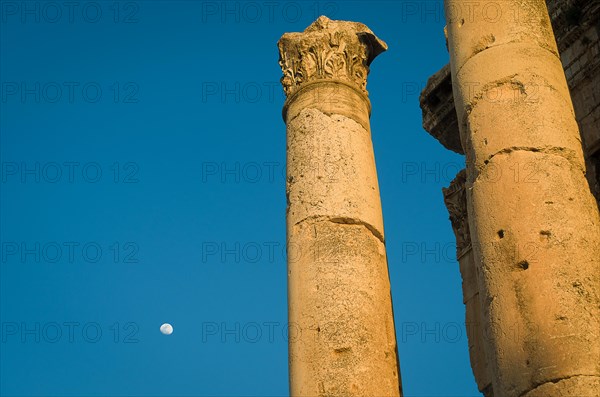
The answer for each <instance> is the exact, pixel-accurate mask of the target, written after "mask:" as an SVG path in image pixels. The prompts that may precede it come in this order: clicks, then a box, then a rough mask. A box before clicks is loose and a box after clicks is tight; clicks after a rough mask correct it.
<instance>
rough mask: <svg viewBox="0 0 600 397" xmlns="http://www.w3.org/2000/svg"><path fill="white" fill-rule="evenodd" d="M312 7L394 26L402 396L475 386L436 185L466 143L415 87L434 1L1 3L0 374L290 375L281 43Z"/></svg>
mask: <svg viewBox="0 0 600 397" xmlns="http://www.w3.org/2000/svg"><path fill="white" fill-rule="evenodd" d="M69 4H71V3H69ZM321 14H325V15H327V16H329V17H330V18H331V19H342V20H352V21H360V22H363V23H365V24H366V25H367V26H369V27H370V28H371V29H372V30H373V31H374V32H375V33H376V34H377V35H378V36H379V37H380V38H381V39H383V40H385V41H386V42H387V43H388V45H389V50H388V51H387V52H386V53H384V54H382V55H380V56H379V57H378V58H377V59H376V60H375V61H374V63H373V64H372V68H371V74H370V76H369V82H368V89H369V92H370V96H371V101H372V105H373V114H372V118H371V127H372V130H373V143H374V149H375V156H376V161H377V167H378V174H379V183H380V189H381V199H382V204H383V214H384V222H385V229H386V239H387V249H388V257H389V267H390V278H391V284H392V294H393V303H394V312H395V321H396V328H397V329H396V333H397V339H398V350H399V354H400V363H401V373H402V380H403V386H404V391H405V395H406V396H415V397H416V396H423V397H424V396H476V395H478V392H477V389H476V386H475V383H474V380H473V376H472V374H471V370H470V366H469V359H468V349H467V340H466V335H465V331H464V306H463V304H462V294H461V280H460V274H459V269H458V264H457V263H456V261H455V259H454V237H453V234H452V230H451V226H450V222H449V221H448V213H447V211H446V208H445V207H444V204H443V199H442V194H441V188H442V187H443V186H447V185H448V184H449V182H450V180H451V179H452V178H453V177H454V175H455V173H456V171H458V170H459V169H460V168H461V167H462V165H463V163H464V159H463V157H462V156H459V155H456V154H453V153H451V152H449V151H447V150H446V149H444V148H443V147H442V146H441V145H440V144H439V143H438V142H437V141H435V140H434V139H433V138H431V137H430V136H429V135H428V134H427V133H426V132H425V131H424V130H423V129H422V126H421V111H420V109H419V104H418V94H419V91H420V90H421V88H422V87H423V86H424V84H425V82H426V80H427V78H428V77H429V76H430V75H431V74H433V73H434V72H436V71H437V70H438V69H440V68H441V67H442V66H443V65H444V64H445V63H446V62H447V61H448V53H447V51H446V48H445V43H444V35H443V26H444V18H443V13H442V4H441V1H425V2H421V1H417V2H408V1H369V2H366V1H344V2H335V1H322V2H315V1H301V2H290V1H285V2H279V1H273V2H226V3H225V2H220V1H218V2H199V1H169V2H167V1H154V0H152V1H132V2H127V1H121V2H113V1H97V2H78V1H75V2H73V3H72V5H65V4H64V3H63V2H36V1H28V2H12V1H2V2H1V3H0V46H1V47H0V48H1V49H0V81H1V83H2V87H1V91H0V94H1V98H0V105H1V110H0V129H1V139H0V154H1V162H2V181H1V185H0V189H1V192H0V203H1V210H0V217H1V219H0V232H1V242H2V261H1V263H0V288H1V291H0V322H1V325H2V340H1V343H0V394H2V395H7V396H8V395H11V396H48V395H60V396H82V395H86V396H88V395H89V396H92V395H93V396H281V395H287V393H288V375H287V331H288V330H287V325H286V322H287V301H286V298H287V295H286V288H287V287H286V258H285V205H286V200H285V179H284V177H283V175H284V173H285V125H284V123H283V121H282V118H281V108H282V105H283V101H284V96H283V92H282V90H281V87H280V85H279V78H280V76H281V70H280V68H279V65H278V62H277V61H278V53H277V47H276V42H277V40H278V39H279V37H280V36H281V35H282V34H283V33H284V32H290V31H302V30H304V28H306V27H307V26H308V25H309V24H310V23H311V22H312V21H313V20H314V19H316V18H317V17H318V16H319V15H321ZM164 322H169V323H171V324H173V326H174V329H175V332H174V333H173V334H172V335H170V336H165V335H162V334H161V333H160V332H159V327H160V325H161V324H162V323H164Z"/></svg>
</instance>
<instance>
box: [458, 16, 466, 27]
mask: <svg viewBox="0 0 600 397" xmlns="http://www.w3.org/2000/svg"><path fill="white" fill-rule="evenodd" d="M464 24H465V20H464V18H461V20H460V21H459V22H458V27H459V28H460V27H461V26H463V25H464Z"/></svg>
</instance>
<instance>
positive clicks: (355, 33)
mask: <svg viewBox="0 0 600 397" xmlns="http://www.w3.org/2000/svg"><path fill="white" fill-rule="evenodd" d="M277 44H278V47H279V65H280V66H281V69H282V70H283V77H282V78H281V84H282V85H283V89H284V91H285V94H286V95H287V96H288V97H289V96H290V95H292V94H293V93H295V92H296V91H297V90H298V89H299V88H300V87H301V86H302V85H304V84H306V83H310V82H313V81H318V80H336V81H341V82H345V83H349V84H350V85H352V86H354V87H355V88H357V89H358V90H360V91H362V92H364V93H365V94H366V93H367V89H366V86H367V74H368V73H369V65H370V64H371V62H372V61H373V59H375V57H376V56H377V55H379V54H381V53H382V52H383V51H385V50H387V44H386V43H385V42H384V41H382V40H380V39H379V38H377V36H375V34H374V33H373V32H372V31H371V30H370V29H369V28H368V27H366V26H365V25H363V24H362V23H358V22H346V21H332V20H331V19H329V18H327V17H325V16H321V17H319V19H317V20H316V21H315V22H313V23H312V24H311V25H310V26H309V27H308V28H306V30H304V32H302V33H285V34H284V35H283V36H282V37H281V39H279V42H278V43H277Z"/></svg>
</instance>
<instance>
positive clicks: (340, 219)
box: [294, 215, 385, 245]
mask: <svg viewBox="0 0 600 397" xmlns="http://www.w3.org/2000/svg"><path fill="white" fill-rule="evenodd" d="M310 220H315V221H318V222H331V223H337V224H340V225H358V226H364V227H365V228H366V229H367V230H368V231H370V232H371V234H372V235H373V236H375V238H377V239H378V240H379V241H381V243H382V244H384V245H385V239H384V237H383V235H382V234H381V233H380V232H379V230H377V228H375V227H374V226H373V225H371V224H370V223H367V222H365V221H361V220H359V219H354V218H349V217H344V216H333V217H332V216H323V215H311V216H309V217H306V218H304V219H301V220H299V221H298V222H296V223H295V224H294V226H297V225H299V224H301V223H303V222H306V221H310Z"/></svg>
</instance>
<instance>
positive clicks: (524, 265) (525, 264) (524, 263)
mask: <svg viewBox="0 0 600 397" xmlns="http://www.w3.org/2000/svg"><path fill="white" fill-rule="evenodd" d="M517 266H518V267H520V268H521V269H523V270H527V269H529V262H527V261H521V262H519V263H517Z"/></svg>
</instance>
